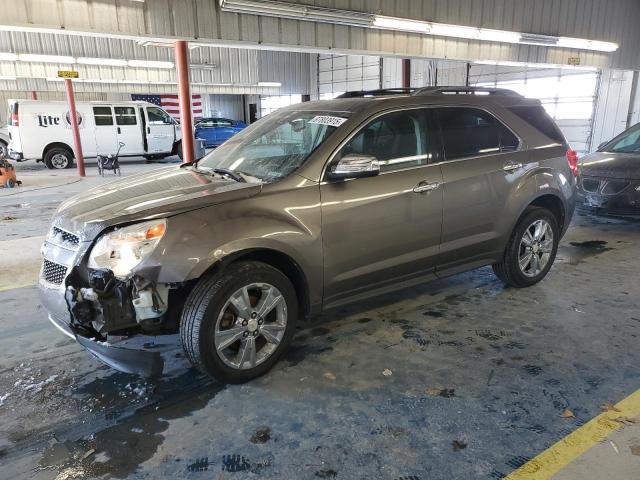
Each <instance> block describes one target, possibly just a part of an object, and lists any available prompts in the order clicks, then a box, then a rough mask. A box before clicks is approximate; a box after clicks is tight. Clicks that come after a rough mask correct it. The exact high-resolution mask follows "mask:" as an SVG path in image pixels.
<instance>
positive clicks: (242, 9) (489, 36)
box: [219, 0, 618, 52]
mask: <svg viewBox="0 0 640 480" xmlns="http://www.w3.org/2000/svg"><path fill="white" fill-rule="evenodd" d="M219 1H220V7H221V8H222V10H223V11H225V12H232V13H244V14H250V15H264V16H269V17H278V18H288V19H294V20H301V21H307V22H320V23H332V24H336V25H347V26H355V27H365V28H367V27H368V28H376V29H383V30H396V31H402V32H413V33H421V34H427V35H438V36H443V37H454V38H466V39H469V40H483V41H489V42H502V43H515V44H525V45H541V46H547V47H561V48H570V49H576V50H594V51H600V52H614V51H616V50H617V49H618V44H616V43H613V42H603V41H599V40H589V39H583V38H571V37H556V36H551V35H538V34H531V33H519V32H512V31H507V30H493V29H487V28H475V27H468V26H463V25H449V24H446V23H435V22H424V21H420V20H411V19H408V18H397V17H387V16H384V15H376V14H373V13H363V12H356V11H353V10H337V9H332V8H325V7H316V6H312V5H299V4H296V3H290V2H281V1H273V0H219Z"/></svg>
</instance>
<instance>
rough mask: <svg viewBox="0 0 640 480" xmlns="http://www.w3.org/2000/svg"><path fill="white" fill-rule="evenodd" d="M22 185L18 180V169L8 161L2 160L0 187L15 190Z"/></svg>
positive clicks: (0, 165) (0, 161) (0, 159)
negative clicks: (14, 188)
mask: <svg viewBox="0 0 640 480" xmlns="http://www.w3.org/2000/svg"><path fill="white" fill-rule="evenodd" d="M21 183H22V182H20V181H19V180H18V179H17V178H16V169H15V168H14V167H13V165H11V163H9V161H8V160H6V159H4V158H0V187H6V188H13V187H15V186H16V185H20V184H21Z"/></svg>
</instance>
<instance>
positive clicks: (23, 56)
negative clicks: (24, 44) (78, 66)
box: [18, 53, 76, 64]
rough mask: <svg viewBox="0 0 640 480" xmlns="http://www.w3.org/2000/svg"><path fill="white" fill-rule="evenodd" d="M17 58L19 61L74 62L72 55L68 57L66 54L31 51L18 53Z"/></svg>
mask: <svg viewBox="0 0 640 480" xmlns="http://www.w3.org/2000/svg"><path fill="white" fill-rule="evenodd" d="M18 60H19V61H21V62H43V63H68V64H73V63H76V59H75V58H74V57H68V56H66V55H39V54H32V53H20V54H18Z"/></svg>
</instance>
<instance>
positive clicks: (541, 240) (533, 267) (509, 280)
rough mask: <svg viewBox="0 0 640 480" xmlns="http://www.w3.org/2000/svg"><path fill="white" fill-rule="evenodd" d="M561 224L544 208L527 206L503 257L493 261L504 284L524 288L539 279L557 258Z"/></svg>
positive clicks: (494, 267) (495, 269)
mask: <svg viewBox="0 0 640 480" xmlns="http://www.w3.org/2000/svg"><path fill="white" fill-rule="evenodd" d="M559 241H560V228H559V227H558V220H557V219H556V217H555V216H554V215H553V213H551V212H550V211H549V210H547V209H546V208H542V207H529V208H527V209H526V210H525V211H524V213H523V215H522V217H521V218H520V220H519V221H518V223H517V225H516V227H515V228H514V229H513V232H512V233H511V237H510V239H509V243H508V244H507V248H506V249H505V253H504V257H503V259H502V261H500V262H498V263H496V264H494V265H493V271H494V273H495V274H496V276H497V277H498V278H499V279H500V280H502V281H503V282H504V283H505V284H506V285H509V286H512V287H516V288H523V287H530V286H531V285H535V284H536V283H538V282H539V281H540V280H542V279H543V278H544V277H545V276H546V275H547V273H548V272H549V270H550V269H551V265H553V262H554V260H555V258H556V253H557V251H558V242H559Z"/></svg>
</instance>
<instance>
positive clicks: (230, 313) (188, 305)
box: [180, 261, 298, 383]
mask: <svg viewBox="0 0 640 480" xmlns="http://www.w3.org/2000/svg"><path fill="white" fill-rule="evenodd" d="M297 318H298V302H297V299H296V294H295V290H294V288H293V285H292V284H291V282H290V281H289V279H288V278H287V277H286V276H285V275H284V274H283V273H282V272H280V271H279V270H276V269H275V268H273V267H271V266H269V265H267V264H265V263H261V262H254V261H250V262H238V263H236V264H231V265H230V266H229V267H228V268H226V269H225V270H223V271H222V272H220V273H218V274H215V275H210V276H206V277H203V278H202V279H201V280H200V281H199V282H198V283H197V284H196V286H195V287H194V289H193V290H192V291H191V293H190V294H189V296H188V297H187V300H186V302H185V305H184V308H183V310H182V318H181V321H180V338H181V340H182V347H183V348H184V351H185V353H186V356H187V358H188V359H189V361H191V363H193V364H194V365H195V366H196V367H198V368H200V369H201V370H204V371H205V372H206V373H208V374H209V375H211V376H213V377H215V378H216V379H218V380H220V381H222V382H225V383H242V382H246V381H248V380H251V379H253V378H256V377H259V376H260V375H263V374H264V373H266V372H267V371H268V370H269V369H270V368H271V367H273V365H274V364H275V363H276V362H277V361H278V358H280V356H281V355H282V353H283V352H284V351H285V350H286V349H287V347H288V346H289V344H290V343H291V338H292V336H293V333H294V330H295V325H296V321H297Z"/></svg>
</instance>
